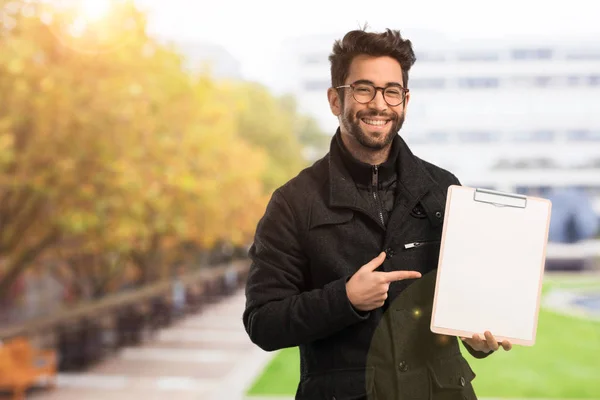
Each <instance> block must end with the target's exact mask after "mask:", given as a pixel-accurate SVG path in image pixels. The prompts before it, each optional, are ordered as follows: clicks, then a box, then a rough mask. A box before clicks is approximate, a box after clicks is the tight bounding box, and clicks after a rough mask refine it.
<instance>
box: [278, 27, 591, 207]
mask: <svg viewBox="0 0 600 400" xmlns="http://www.w3.org/2000/svg"><path fill="white" fill-rule="evenodd" d="M407 36H408V35H407ZM340 37H341V35H323V36H314V37H303V38H296V39H294V40H289V41H287V42H285V44H284V54H285V58H286V60H287V63H286V64H285V65H286V71H288V72H289V73H288V82H291V84H290V85H289V86H288V88H287V89H288V90H290V91H292V92H293V93H295V94H296V96H297V97H298V101H299V103H300V106H301V108H302V110H303V111H304V112H307V113H309V114H311V115H314V116H315V117H316V118H317V119H318V120H319V122H320V124H321V127H322V128H323V129H324V130H325V131H326V132H327V133H328V134H331V133H333V130H335V129H336V127H337V126H338V121H337V119H336V118H335V117H334V116H333V115H332V114H331V112H330V110H329V105H328V103H327V96H326V90H327V88H328V87H329V86H330V85H331V82H330V71H329V61H328V55H329V53H330V52H331V46H332V44H333V41H334V40H335V39H337V38H340ZM410 39H411V41H412V43H413V46H414V49H415V53H416V56H417V62H416V63H415V65H414V66H413V68H412V70H411V73H410V77H409V83H408V88H409V89H410V90H411V100H410V104H409V107H408V110H407V119H406V122H405V124H404V127H403V128H402V132H401V133H402V135H403V137H404V138H405V140H406V141H407V142H408V143H409V145H410V146H411V148H412V149H413V151H414V153H415V154H417V155H418V156H419V157H421V158H423V159H425V160H428V161H431V162H433V163H435V164H437V165H440V166H441V167H444V168H447V169H449V170H452V172H454V173H455V174H456V175H457V176H458V177H459V179H461V182H462V184H463V185H468V186H475V187H484V188H491V189H496V190H501V191H507V192H516V193H522V194H529V195H541V196H547V197H551V196H553V193H554V192H555V191H557V190H559V191H560V190H562V189H570V190H571V191H573V190H574V191H578V192H580V193H583V194H584V195H585V197H586V198H587V199H589V200H590V201H591V204H592V207H593V209H594V210H595V212H596V215H599V214H600V42H599V41H595V42H593V41H589V40H588V41H586V40H580V39H579V38H573V39H572V40H564V39H561V41H560V42H558V41H557V40H555V38H547V39H544V38H538V39H536V40H532V39H529V40H523V39H514V40H511V39H502V40H495V41H491V40H486V41H479V40H470V41H464V40H460V41H459V40H454V41H453V40H451V39H448V38H446V37H443V36H440V35H433V34H427V33H426V32H420V33H418V34H416V35H412V34H411V35H410Z"/></svg>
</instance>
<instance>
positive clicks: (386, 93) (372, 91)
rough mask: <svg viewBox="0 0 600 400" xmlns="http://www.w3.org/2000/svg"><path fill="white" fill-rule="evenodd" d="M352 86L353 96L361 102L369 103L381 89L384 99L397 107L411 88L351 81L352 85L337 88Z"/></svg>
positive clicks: (391, 105)
mask: <svg viewBox="0 0 600 400" xmlns="http://www.w3.org/2000/svg"><path fill="white" fill-rule="evenodd" d="M342 88H351V89H352V97H354V100H356V101H357V102H359V103H361V104H367V103H370V102H372V101H373V99H374V98H375V96H376V95H377V91H378V90H381V93H382V94H383V99H384V100H385V102H386V103H387V104H388V105H389V106H390V107H396V106H398V105H400V104H401V103H402V102H404V99H405V98H406V94H407V93H408V92H409V89H406V88H403V87H402V86H388V87H385V88H382V87H377V86H375V85H372V84H370V83H351V84H350V85H342V86H337V87H336V89H342Z"/></svg>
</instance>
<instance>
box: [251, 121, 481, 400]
mask: <svg viewBox="0 0 600 400" xmlns="http://www.w3.org/2000/svg"><path fill="white" fill-rule="evenodd" d="M336 136H339V131H338V133H337V134H336ZM395 141H396V142H395V146H399V154H398V158H397V163H396V172H397V176H398V181H397V185H396V197H395V199H396V200H395V204H394V209H393V211H392V213H391V215H390V216H389V222H388V223H387V228H386V227H385V226H384V225H383V224H382V223H381V221H380V219H378V218H377V217H376V216H375V215H374V214H373V212H370V211H369V210H368V208H367V206H366V204H365V202H364V198H363V197H362V196H361V195H360V194H359V192H358V189H357V187H356V184H355V183H354V181H353V180H352V177H351V175H350V174H349V172H348V169H347V168H346V167H345V166H344V163H343V162H342V160H341V149H340V148H339V147H338V145H337V144H336V143H337V142H336V140H335V137H334V140H332V142H331V148H330V152H329V153H328V154H327V155H326V156H325V157H324V158H322V159H321V160H319V161H317V162H316V163H315V164H314V165H313V166H311V167H309V168H307V169H305V170H304V171H302V172H301V173H300V174H299V175H298V176H297V177H295V178H294V179H292V180H291V181H289V182H288V183H286V184H285V185H284V186H282V187H280V188H279V189H278V190H276V191H275V192H274V193H273V196H272V198H271V200H270V202H269V204H268V206H267V209H266V212H265V215H264V216H263V218H262V219H261V220H260V222H259V224H258V226H257V231H256V235H255V240H254V243H253V245H252V246H251V248H250V252H249V255H250V258H251V260H252V265H251V268H250V273H249V275H248V281H247V284H246V299H247V302H246V309H245V311H244V314H243V322H244V325H245V328H246V331H247V332H248V335H249V336H250V338H251V340H252V341H253V342H254V343H255V344H257V345H258V346H260V347H261V348H262V349H264V350H267V351H273V350H278V349H282V348H286V347H294V346H299V347H300V370H301V376H300V383H299V386H298V390H297V394H296V399H311V400H317V399H329V400H331V399H337V400H344V399H347V400H350V399H362V398H368V399H373V400H374V399H377V400H383V399H385V400H387V399H390V400H392V399H394V400H396V399H428V398H430V397H431V395H434V396H433V397H432V398H434V399H437V398H439V399H442V398H443V399H474V398H476V397H475V393H474V391H473V389H472V386H471V381H472V379H473V378H474V377H475V374H474V373H473V371H472V370H471V368H470V367H469V365H468V363H467V361H466V360H465V359H464V358H463V357H462V355H461V353H460V347H459V345H458V342H459V341H458V340H457V338H456V337H446V336H440V335H435V334H433V333H431V331H430V329H429V322H430V321H431V307H432V302H433V290H434V288H435V278H436V271H437V270H436V268H437V262H438V256H439V248H440V238H441V233H442V224H443V220H444V211H445V202H446V195H447V190H448V186H450V185H452V184H460V183H459V181H458V179H457V178H456V177H455V176H454V175H453V174H451V173H450V172H448V171H446V170H444V169H442V168H439V167H437V166H435V165H433V164H430V163H428V162H425V161H423V160H421V159H420V158H418V157H416V156H415V155H413V154H412V152H411V151H410V149H409V148H408V146H407V145H406V143H405V142H404V140H403V139H402V138H401V137H400V136H397V137H396V138H395ZM414 242H419V243H423V244H422V245H420V246H415V247H411V246H409V248H405V245H406V244H410V243H414ZM381 251H386V253H387V254H388V257H387V259H386V260H385V262H384V263H383V265H382V266H381V267H380V270H383V271H393V270H417V271H420V272H421V273H422V275H423V276H422V278H419V279H416V280H415V279H413V280H410V281H400V282H393V283H392V284H391V285H390V288H389V292H388V301H387V302H386V305H385V306H384V307H382V308H380V309H377V310H373V311H371V312H369V313H359V312H357V311H356V310H355V309H354V308H353V307H352V305H351V304H350V302H349V300H348V297H347V295H346V286H345V285H346V282H347V280H348V279H349V278H350V277H351V276H352V274H353V273H355V272H356V271H357V269H358V268H360V267H361V266H362V265H364V264H366V263H367V262H369V261H370V260H372V259H373V258H375V257H376V256H377V255H378V254H379V253H380V252H381ZM417 310H418V311H417ZM465 312H466V310H465ZM467 349H468V350H469V352H471V354H473V355H474V356H475V357H478V358H482V357H485V356H487V354H485V353H479V352H475V351H473V350H472V349H470V348H469V347H468V346H467ZM438 393H440V394H439V395H437V394H438Z"/></svg>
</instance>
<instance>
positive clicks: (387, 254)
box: [385, 247, 395, 260]
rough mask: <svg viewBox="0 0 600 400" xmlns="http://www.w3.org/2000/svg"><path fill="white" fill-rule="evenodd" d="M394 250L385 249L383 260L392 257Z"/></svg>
mask: <svg viewBox="0 0 600 400" xmlns="http://www.w3.org/2000/svg"><path fill="white" fill-rule="evenodd" d="M394 254H395V253H394V250H393V249H392V248H390V247H388V248H387V249H385V258H387V259H388V260H389V259H390V258H392V257H394Z"/></svg>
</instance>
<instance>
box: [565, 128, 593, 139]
mask: <svg viewBox="0 0 600 400" xmlns="http://www.w3.org/2000/svg"><path fill="white" fill-rule="evenodd" d="M567 140H569V141H572V142H599V141H600V130H595V131H592V130H586V129H577V130H572V131H568V132H567Z"/></svg>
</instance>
